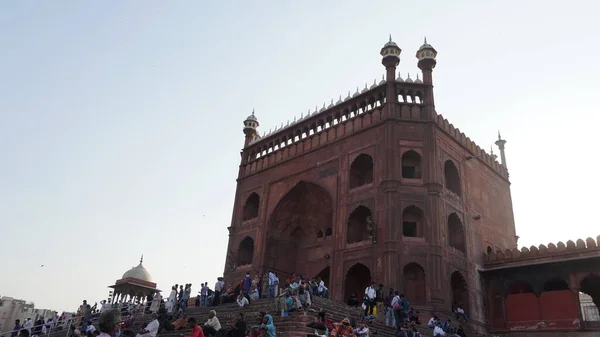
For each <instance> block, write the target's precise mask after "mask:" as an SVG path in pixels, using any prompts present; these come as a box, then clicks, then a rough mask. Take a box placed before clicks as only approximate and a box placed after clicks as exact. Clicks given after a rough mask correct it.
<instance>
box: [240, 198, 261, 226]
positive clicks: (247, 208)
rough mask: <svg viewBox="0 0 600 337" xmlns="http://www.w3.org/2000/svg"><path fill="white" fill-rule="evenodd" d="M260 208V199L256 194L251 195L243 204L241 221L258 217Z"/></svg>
mask: <svg viewBox="0 0 600 337" xmlns="http://www.w3.org/2000/svg"><path fill="white" fill-rule="evenodd" d="M259 207H260V197H259V196H258V194H256V193H254V192H253V193H251V194H250V195H249V196H248V198H246V203H244V211H243V218H242V220H243V221H247V220H251V219H255V218H257V217H258V210H259Z"/></svg>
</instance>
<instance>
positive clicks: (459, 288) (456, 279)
mask: <svg viewBox="0 0 600 337" xmlns="http://www.w3.org/2000/svg"><path fill="white" fill-rule="evenodd" d="M450 286H451V288H452V305H453V306H457V305H460V306H461V307H463V308H464V309H465V311H467V312H468V307H469V292H468V290H467V289H468V288H467V281H466V280H465V278H464V277H463V275H462V274H461V273H460V272H459V271H455V272H454V273H452V275H451V276H450Z"/></svg>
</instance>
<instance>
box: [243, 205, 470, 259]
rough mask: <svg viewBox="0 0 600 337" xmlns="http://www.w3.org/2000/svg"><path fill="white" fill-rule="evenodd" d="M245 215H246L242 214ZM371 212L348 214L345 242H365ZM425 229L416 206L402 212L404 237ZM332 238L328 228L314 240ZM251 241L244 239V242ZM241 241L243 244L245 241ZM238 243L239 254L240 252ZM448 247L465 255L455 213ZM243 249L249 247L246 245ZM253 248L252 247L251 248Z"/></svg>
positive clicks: (420, 233) (357, 210)
mask: <svg viewBox="0 0 600 337" xmlns="http://www.w3.org/2000/svg"><path fill="white" fill-rule="evenodd" d="M257 198H258V196H256V200H258V199H257ZM244 214H246V213H244ZM372 216H373V214H372V212H371V210H370V209H369V208H368V207H366V206H358V207H357V208H355V209H354V211H352V213H350V216H349V217H348V223H347V231H346V242H347V243H355V242H361V241H366V240H368V239H369V238H370V235H371V233H370V232H369V226H368V223H367V222H368V218H369V217H372ZM424 227H425V217H424V214H423V211H422V210H421V209H420V208H418V207H416V206H408V207H406V208H405V209H404V211H403V212H402V235H403V236H404V237H423V235H424ZM331 236H333V228H332V227H328V228H327V229H325V230H324V231H323V230H321V229H319V230H318V231H317V233H316V238H317V239H321V238H324V237H325V238H327V237H331ZM248 239H249V240H252V239H250V238H246V239H244V240H248ZM244 240H243V241H242V243H244V242H245V241H244ZM242 243H240V252H241V251H242V250H241V249H242ZM448 245H449V246H450V247H452V248H454V249H456V250H458V251H460V252H463V253H465V251H466V245H465V232H464V228H463V224H462V221H461V220H460V218H459V217H458V215H457V214H456V213H452V214H450V216H448ZM245 247H249V246H248V245H247V244H246V246H245ZM252 247H253V246H252Z"/></svg>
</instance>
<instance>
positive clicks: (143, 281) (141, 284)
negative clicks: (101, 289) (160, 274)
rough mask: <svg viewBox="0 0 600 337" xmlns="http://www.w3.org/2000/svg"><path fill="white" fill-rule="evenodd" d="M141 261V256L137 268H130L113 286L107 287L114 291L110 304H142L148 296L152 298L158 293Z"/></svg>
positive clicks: (142, 259)
mask: <svg viewBox="0 0 600 337" xmlns="http://www.w3.org/2000/svg"><path fill="white" fill-rule="evenodd" d="M143 261H144V256H143V255H142V258H141V259H140V264H138V265H137V267H132V268H131V269H129V270H128V271H127V272H125V274H123V277H121V279H119V280H117V281H116V282H115V284H114V285H111V286H108V287H109V288H112V289H114V290H113V292H114V294H113V298H112V303H118V302H126V301H133V302H136V301H139V302H144V301H145V300H146V298H148V296H154V294H155V293H156V292H159V291H160V290H159V289H156V283H154V282H152V276H150V273H149V272H148V271H147V270H146V268H144V265H143V264H142V263H143Z"/></svg>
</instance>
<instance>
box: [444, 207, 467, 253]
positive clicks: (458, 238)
mask: <svg viewBox="0 0 600 337" xmlns="http://www.w3.org/2000/svg"><path fill="white" fill-rule="evenodd" d="M448 245H449V246H450V247H452V248H454V249H456V250H458V251H460V252H463V253H465V254H466V249H465V247H466V246H465V230H464V228H463V223H462V221H460V218H459V217H458V215H457V214H456V213H451V214H450V215H449V216H448Z"/></svg>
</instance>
